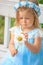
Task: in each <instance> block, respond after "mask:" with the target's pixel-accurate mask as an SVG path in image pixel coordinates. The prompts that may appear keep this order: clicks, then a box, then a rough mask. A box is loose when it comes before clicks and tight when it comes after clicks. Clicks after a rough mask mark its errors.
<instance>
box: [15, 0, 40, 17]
mask: <svg viewBox="0 0 43 65" xmlns="http://www.w3.org/2000/svg"><path fill="white" fill-rule="evenodd" d="M22 6H25V7H30V8H33V9H34V10H35V11H36V12H37V13H38V16H40V14H41V12H40V8H39V6H37V5H36V4H35V3H33V2H30V1H20V2H18V3H16V4H15V5H14V10H15V11H16V10H17V9H18V8H19V7H22Z"/></svg>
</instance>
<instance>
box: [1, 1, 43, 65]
mask: <svg viewBox="0 0 43 65" xmlns="http://www.w3.org/2000/svg"><path fill="white" fill-rule="evenodd" d="M14 9H15V10H16V25H15V26H14V27H12V28H11V29H10V31H11V39H10V42H9V50H8V54H7V58H6V59H5V61H4V62H3V63H2V65H43V47H42V42H41V38H42V35H41V32H40V31H41V30H40V29H39V19H38V17H39V15H40V8H39V6H38V2H37V0H29V1H20V2H19V3H17V4H15V6H14Z"/></svg>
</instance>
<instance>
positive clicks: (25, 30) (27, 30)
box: [21, 26, 34, 33]
mask: <svg viewBox="0 0 43 65" xmlns="http://www.w3.org/2000/svg"><path fill="white" fill-rule="evenodd" d="M21 29H22V31H23V32H25V33H27V32H30V31H31V30H33V29H34V26H33V27H30V28H25V29H24V28H23V27H21Z"/></svg>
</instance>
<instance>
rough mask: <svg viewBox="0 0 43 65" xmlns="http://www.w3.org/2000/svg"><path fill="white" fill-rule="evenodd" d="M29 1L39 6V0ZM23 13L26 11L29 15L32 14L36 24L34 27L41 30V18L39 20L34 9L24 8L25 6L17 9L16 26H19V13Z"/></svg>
mask: <svg viewBox="0 0 43 65" xmlns="http://www.w3.org/2000/svg"><path fill="white" fill-rule="evenodd" d="M20 1H24V0H20ZM29 1H30V2H34V3H35V4H36V5H38V6H39V4H38V1H37V0H29ZM22 11H26V12H27V13H28V12H31V13H32V15H33V16H34V23H33V24H34V27H35V28H39V18H38V14H37V12H36V11H35V10H34V9H32V8H29V7H24V6H22V7H19V8H18V9H17V11H16V23H15V25H17V26H19V12H22Z"/></svg>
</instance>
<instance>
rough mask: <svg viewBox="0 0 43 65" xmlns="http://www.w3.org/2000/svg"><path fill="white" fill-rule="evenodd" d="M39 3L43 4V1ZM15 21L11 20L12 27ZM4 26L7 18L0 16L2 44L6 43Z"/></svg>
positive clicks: (41, 25)
mask: <svg viewBox="0 0 43 65" xmlns="http://www.w3.org/2000/svg"><path fill="white" fill-rule="evenodd" d="M38 1H39V3H41V4H43V0H38ZM14 22H15V19H14V18H11V27H12V26H13V25H14ZM4 24H5V17H4V16H0V44H3V42H4ZM40 27H41V28H43V24H40Z"/></svg>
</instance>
